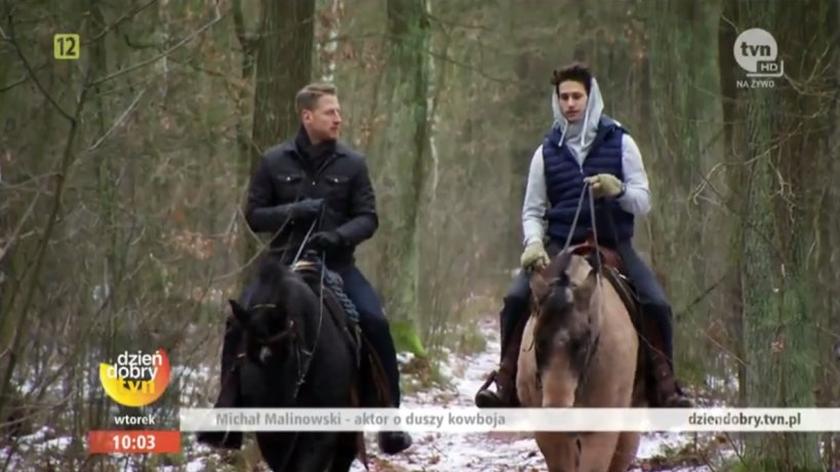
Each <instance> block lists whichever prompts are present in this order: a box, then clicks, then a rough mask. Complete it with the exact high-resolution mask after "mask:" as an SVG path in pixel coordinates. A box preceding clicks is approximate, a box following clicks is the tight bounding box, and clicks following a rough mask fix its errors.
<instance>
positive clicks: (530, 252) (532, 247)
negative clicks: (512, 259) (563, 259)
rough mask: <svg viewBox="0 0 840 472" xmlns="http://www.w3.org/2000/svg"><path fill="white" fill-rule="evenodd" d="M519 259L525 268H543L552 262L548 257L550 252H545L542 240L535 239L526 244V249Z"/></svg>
mask: <svg viewBox="0 0 840 472" xmlns="http://www.w3.org/2000/svg"><path fill="white" fill-rule="evenodd" d="M519 261H520V262H521V263H522V268H523V269H525V270H529V269H537V270H542V269H543V268H545V266H547V265H548V263H549V262H551V260H550V259H549V258H548V253H546V252H545V247H544V246H543V243H542V241H534V242H532V243H530V244H528V245H527V246H525V251H523V252H522V257H521V258H520V260H519Z"/></svg>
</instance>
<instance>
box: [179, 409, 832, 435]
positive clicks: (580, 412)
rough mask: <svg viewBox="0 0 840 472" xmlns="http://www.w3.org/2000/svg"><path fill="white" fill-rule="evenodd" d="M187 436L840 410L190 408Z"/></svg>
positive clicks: (786, 427) (672, 422)
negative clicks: (191, 434)
mask: <svg viewBox="0 0 840 472" xmlns="http://www.w3.org/2000/svg"><path fill="white" fill-rule="evenodd" d="M179 415H180V423H181V426H180V429H181V431H388V430H394V429H399V430H402V431H408V432H443V433H477V432H490V431H684V432H690V431H749V432H774V431H775V432H795V431H840V408H649V409H648V408H496V409H493V408H486V409H478V408H474V407H472V408H466V407H465V408H400V409H393V408H277V409H266V408H228V409H222V408H220V409H212V408H182V409H181V410H180V413H179Z"/></svg>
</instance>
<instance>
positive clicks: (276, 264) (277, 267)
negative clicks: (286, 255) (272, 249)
mask: <svg viewBox="0 0 840 472" xmlns="http://www.w3.org/2000/svg"><path fill="white" fill-rule="evenodd" d="M290 273H291V271H290V270H289V268H288V267H286V265H285V264H283V260H282V259H281V258H280V257H279V256H277V255H274V254H271V253H269V254H266V255H265V256H264V257H263V258H262V260H261V261H260V266H259V270H258V272H257V280H258V281H259V284H260V285H261V286H266V287H271V288H272V289H274V290H278V289H280V288H281V287H282V286H283V284H282V282H283V280H284V279H285V278H286V277H287V276H288V275H289V274H290Z"/></svg>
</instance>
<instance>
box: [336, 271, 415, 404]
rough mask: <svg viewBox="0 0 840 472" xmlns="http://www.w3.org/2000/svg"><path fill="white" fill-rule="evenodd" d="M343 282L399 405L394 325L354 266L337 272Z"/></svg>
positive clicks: (393, 398) (395, 402)
mask: <svg viewBox="0 0 840 472" xmlns="http://www.w3.org/2000/svg"><path fill="white" fill-rule="evenodd" d="M337 272H338V275H340V276H341V279H342V280H343V281H344V293H346V294H347V297H349V298H350V300H351V301H352V302H353V304H354V305H356V310H357V311H358V312H359V326H360V327H361V328H362V332H363V333H364V334H365V337H367V339H368V341H370V343H371V344H372V345H373V349H374V350H375V351H376V354H377V355H378V356H379V359H380V360H381V361H382V367H383V368H384V369H385V375H386V376H387V377H388V384H389V386H390V387H391V402H392V403H393V405H394V406H400V372H399V369H398V367H397V350H396V348H394V339H393V338H392V337H391V328H390V326H389V325H388V320H387V319H386V318H385V312H384V311H383V310H382V302H380V301H379V296H378V295H377V294H376V292H375V291H374V290H373V287H372V286H371V285H370V282H368V281H367V279H366V278H365V276H364V275H363V274H362V273H361V271H359V269H358V268H357V267H356V266H355V265H350V266H347V267H345V268H343V269H340V270H338V271H337Z"/></svg>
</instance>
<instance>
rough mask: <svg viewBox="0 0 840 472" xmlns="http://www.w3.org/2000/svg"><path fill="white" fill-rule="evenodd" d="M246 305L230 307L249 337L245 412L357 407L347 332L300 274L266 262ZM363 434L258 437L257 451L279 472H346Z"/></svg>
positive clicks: (270, 260) (242, 373)
mask: <svg viewBox="0 0 840 472" xmlns="http://www.w3.org/2000/svg"><path fill="white" fill-rule="evenodd" d="M244 302H245V304H246V305H247V306H245V307H243V306H241V305H240V304H239V303H237V302H235V301H233V300H231V301H230V303H231V307H232V308H233V313H234V317H235V319H236V320H237V322H238V323H239V324H240V325H241V327H242V328H243V331H244V344H245V356H244V358H243V359H240V362H242V364H241V365H240V371H239V372H240V389H241V390H240V394H241V400H242V403H243V406H246V407H265V408H293V407H301V408H326V407H335V408H351V407H355V406H359V405H358V401H357V398H358V393H357V392H358V380H359V375H358V372H357V370H358V369H357V368H356V365H355V358H356V355H355V353H354V352H353V348H352V346H351V344H349V343H348V342H346V341H347V340H346V337H347V336H346V332H345V328H344V326H341V325H340V324H339V320H338V319H336V318H335V317H333V316H331V315H330V313H328V310H327V307H325V306H324V304H323V300H322V299H321V298H320V297H319V296H318V295H316V293H315V292H314V291H313V290H312V289H311V288H310V287H309V285H307V284H306V282H305V281H304V280H303V278H302V277H301V276H300V275H299V274H298V273H296V272H293V271H292V270H290V269H289V268H288V267H286V266H285V265H284V264H283V263H282V262H281V261H280V260H279V259H278V258H275V257H271V256H268V257H266V258H265V259H264V260H263V262H262V264H261V267H260V271H259V276H258V279H257V281H256V283H255V284H254V285H253V286H252V291H251V295H250V296H249V297H247V300H244ZM359 434H361V433H356V432H259V433H257V443H258V444H259V447H260V451H261V452H262V455H263V458H264V459H265V461H266V462H267V463H268V465H269V466H270V467H271V468H272V470H275V471H300V472H308V471H312V472H322V471H334V472H338V471H341V472H346V471H347V470H349V468H350V464H351V463H352V462H353V459H354V458H355V456H356V455H357V453H358V447H357V445H358V444H360V443H361V441H360V438H359V437H358V435H359Z"/></svg>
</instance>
